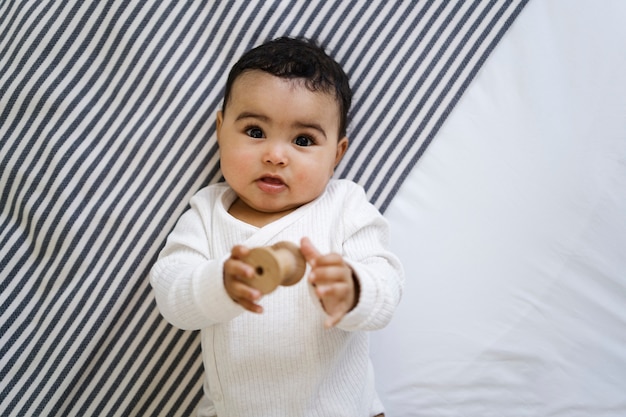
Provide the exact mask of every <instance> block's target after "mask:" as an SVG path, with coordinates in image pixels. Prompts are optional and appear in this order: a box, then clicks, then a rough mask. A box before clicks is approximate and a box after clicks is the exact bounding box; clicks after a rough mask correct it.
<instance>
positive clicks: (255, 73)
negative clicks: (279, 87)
mask: <svg viewBox="0 0 626 417" xmlns="http://www.w3.org/2000/svg"><path fill="white" fill-rule="evenodd" d="M268 80H279V81H280V82H281V83H286V84H287V85H289V87H290V88H292V89H293V90H294V91H296V90H299V89H304V90H306V91H308V92H310V93H314V94H319V95H320V96H324V97H328V98H330V99H332V100H333V101H334V102H336V103H337V105H338V106H340V102H339V97H337V94H336V92H335V90H334V88H333V87H332V86H331V85H329V86H323V85H316V84H314V82H313V81H312V80H310V79H308V78H304V77H290V76H284V77H283V76H278V75H275V74H272V73H271V72H267V71H263V70H260V69H249V70H245V71H243V72H242V73H241V74H239V76H237V78H235V79H234V80H233V84H232V87H231V91H230V92H229V94H230V97H228V100H229V101H230V100H232V99H233V91H235V90H239V89H240V87H241V88H244V93H245V88H246V86H247V85H258V84H259V83H263V82H267V81H268Z"/></svg>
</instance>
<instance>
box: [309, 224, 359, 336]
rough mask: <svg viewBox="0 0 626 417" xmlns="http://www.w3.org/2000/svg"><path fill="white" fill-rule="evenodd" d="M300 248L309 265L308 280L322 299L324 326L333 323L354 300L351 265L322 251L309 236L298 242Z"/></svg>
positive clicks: (347, 310)
mask: <svg viewBox="0 0 626 417" xmlns="http://www.w3.org/2000/svg"><path fill="white" fill-rule="evenodd" d="M300 251H301V252H302V254H303V255H304V258H305V259H306V261H307V262H308V263H309V264H310V265H311V272H310V273H309V282H310V283H311V284H312V285H313V286H314V287H315V293H316V294H317V297H318V298H319V299H320V301H321V303H322V307H323V308H324V311H326V314H328V316H329V317H328V319H326V322H325V323H324V326H326V327H327V328H330V327H333V326H335V325H336V324H337V323H339V321H340V320H341V319H342V318H343V316H345V315H346V313H348V312H349V311H350V310H352V309H353V308H354V307H355V306H356V304H357V302H358V293H357V292H358V283H357V281H356V278H355V277H354V276H353V273H352V269H351V268H350V267H349V266H348V264H346V263H345V262H344V260H343V258H342V257H341V255H338V254H336V253H330V254H328V255H322V254H320V253H319V252H318V250H317V249H316V248H315V247H314V246H313V244H312V243H311V241H310V240H309V238H306V237H305V238H303V239H302V241H301V242H300Z"/></svg>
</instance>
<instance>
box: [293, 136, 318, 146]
mask: <svg viewBox="0 0 626 417" xmlns="http://www.w3.org/2000/svg"><path fill="white" fill-rule="evenodd" d="M293 143H295V144H296V145H298V146H312V145H315V141H314V140H313V139H311V138H310V137H308V136H298V137H297V138H295V139H294V141H293Z"/></svg>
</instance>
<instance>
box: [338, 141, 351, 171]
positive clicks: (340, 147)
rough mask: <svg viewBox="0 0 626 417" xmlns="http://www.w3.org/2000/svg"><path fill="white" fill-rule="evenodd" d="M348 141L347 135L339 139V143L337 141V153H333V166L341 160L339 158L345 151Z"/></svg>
mask: <svg viewBox="0 0 626 417" xmlns="http://www.w3.org/2000/svg"><path fill="white" fill-rule="evenodd" d="M349 142H350V141H349V140H348V137H347V136H344V137H343V138H341V139H339V143H337V155H335V166H337V165H338V164H339V162H341V158H343V156H344V155H345V153H346V151H347V150H348V144H349Z"/></svg>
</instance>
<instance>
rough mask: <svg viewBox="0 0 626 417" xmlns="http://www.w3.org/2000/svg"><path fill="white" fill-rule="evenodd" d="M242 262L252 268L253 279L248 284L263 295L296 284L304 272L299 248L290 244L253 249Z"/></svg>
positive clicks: (279, 243) (281, 243)
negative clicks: (280, 286)
mask: <svg viewBox="0 0 626 417" xmlns="http://www.w3.org/2000/svg"><path fill="white" fill-rule="evenodd" d="M243 261H244V262H245V263H247V264H248V265H250V266H252V267H253V268H254V278H252V279H250V280H247V282H248V284H249V285H250V286H251V287H254V288H256V289H258V290H259V291H261V293H263V294H269V293H271V292H272V291H274V290H275V289H276V287H278V286H279V285H283V286H289V285H294V284H296V283H297V282H298V281H300V279H302V277H303V276H304V272H305V270H306V260H305V259H304V256H303V255H302V253H301V252H300V248H298V246H297V245H295V244H294V243H291V242H278V243H276V244H274V245H272V246H264V247H260V248H254V249H252V250H250V254H249V255H248V256H247V257H245V258H244V259H243Z"/></svg>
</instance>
